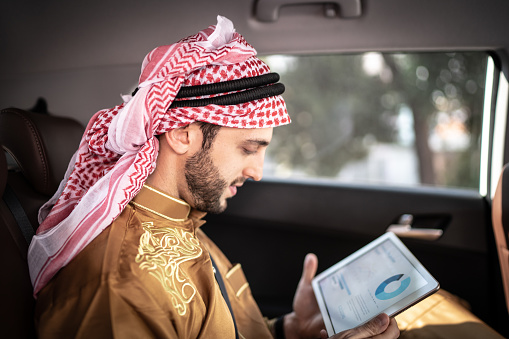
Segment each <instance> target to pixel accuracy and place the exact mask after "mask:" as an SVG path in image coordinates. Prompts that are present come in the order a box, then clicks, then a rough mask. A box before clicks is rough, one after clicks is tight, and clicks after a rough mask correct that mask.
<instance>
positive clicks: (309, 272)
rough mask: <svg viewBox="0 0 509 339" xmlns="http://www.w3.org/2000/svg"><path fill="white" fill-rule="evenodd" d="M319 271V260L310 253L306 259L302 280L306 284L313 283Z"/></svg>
mask: <svg viewBox="0 0 509 339" xmlns="http://www.w3.org/2000/svg"><path fill="white" fill-rule="evenodd" d="M317 269H318V258H317V257H316V255H315V254H313V253H308V254H307V255H306V258H305V259H304V268H303V270H302V279H303V280H304V281H305V282H306V283H309V284H310V283H311V280H313V278H314V277H315V274H316V270H317Z"/></svg>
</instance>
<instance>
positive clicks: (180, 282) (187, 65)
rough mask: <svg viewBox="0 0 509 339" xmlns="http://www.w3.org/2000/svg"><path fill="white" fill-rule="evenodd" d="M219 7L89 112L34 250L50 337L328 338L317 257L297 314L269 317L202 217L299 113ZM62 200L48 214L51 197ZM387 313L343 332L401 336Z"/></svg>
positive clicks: (259, 164)
mask: <svg viewBox="0 0 509 339" xmlns="http://www.w3.org/2000/svg"><path fill="white" fill-rule="evenodd" d="M255 54H256V52H255V50H254V49H253V48H252V47H251V46H250V45H249V44H247V43H246V42H245V40H244V39H243V38H242V36H240V35H239V34H237V33H235V31H234V29H233V24H232V23H231V22H230V21H229V20H228V19H226V18H223V17H218V24H217V26H215V27H214V26H211V27H209V28H208V29H206V30H204V31H202V32H199V33H198V34H196V35H194V36H191V37H188V38H185V39H183V40H181V41H179V42H178V43H176V44H173V45H169V46H161V47H158V48H156V49H155V50H153V51H152V52H151V53H149V54H148V55H147V57H146V58H145V60H144V62H143V66H142V73H141V76H140V81H139V86H138V89H137V91H136V92H135V94H134V95H133V96H132V97H126V98H125V100H126V101H127V102H126V103H125V104H123V105H120V106H118V107H115V108H113V109H109V110H102V111H99V112H98V113H96V115H95V116H94V117H92V119H91V121H90V123H89V124H88V126H87V129H86V131H85V134H84V136H83V139H82V142H81V144H80V147H79V149H78V151H77V153H76V154H75V156H74V157H73V160H71V164H70V167H69V169H68V171H67V173H66V177H65V179H64V181H63V182H62V185H61V187H60V188H59V191H58V192H57V193H56V194H55V197H54V198H53V199H51V201H50V202H48V204H47V206H45V207H43V209H42V210H41V216H40V217H41V218H40V219H41V221H42V223H41V225H40V227H39V229H38V232H37V233H38V234H37V235H36V236H35V237H34V240H33V241H32V243H31V245H30V249H29V265H30V272H31V278H32V282H33V285H34V294H35V295H36V296H37V298H38V299H37V306H36V323H37V328H38V334H39V337H40V338H47V337H52V338H55V337H58V338H60V337H62V338H67V337H79V338H85V337H87V338H88V337H93V338H97V337H106V338H108V337H118V338H146V337H149V338H150V337H154V338H234V337H238V338H270V337H273V336H275V337H278V338H279V337H283V336H286V338H317V337H320V336H322V337H325V336H326V334H325V331H323V322H322V320H321V317H320V313H319V310H318V307H317V305H316V301H315V300H314V295H313V291H312V288H311V279H312V278H313V276H314V275H315V273H316V268H317V259H316V257H315V256H314V255H309V256H308V257H307V258H306V260H305V264H304V272H303V276H302V279H301V281H300V283H299V287H298V289H297V292H296V295H295V300H294V311H293V312H292V313H290V314H288V315H286V316H284V317H282V318H280V319H278V320H277V321H267V320H266V319H264V318H263V317H262V315H261V314H260V311H259V309H258V307H257V305H256V303H255V301H254V299H253V298H252V295H251V293H250V290H249V287H248V284H247V281H246V279H245V277H244V274H243V273H242V269H241V268H240V266H239V265H236V266H233V265H232V264H231V263H230V262H229V261H228V259H227V258H226V257H225V256H224V254H223V253H222V252H221V251H220V250H219V248H217V247H216V245H215V244H214V243H213V242H212V241H211V240H210V239H209V238H207V236H206V235H205V234H204V233H203V231H202V230H201V229H200V226H201V225H202V224H203V223H204V221H203V220H202V218H203V216H204V215H205V212H213V213H219V212H222V211H223V210H224V209H225V208H226V206H227V199H228V198H231V197H233V196H234V195H235V194H236V192H237V189H238V188H239V187H240V186H242V184H243V182H244V181H245V180H247V179H253V180H260V179H261V176H262V168H263V160H264V156H265V150H266V148H267V146H268V145H269V143H270V141H271V138H272V130H273V127H276V126H279V125H284V124H287V123H289V122H290V119H289V117H288V114H287V112H286V106H285V104H284V101H283V99H282V98H281V96H280V94H281V93H282V92H283V90H284V88H283V86H282V85H281V84H278V83H277V81H278V76H277V75H275V74H273V73H270V70H269V68H268V67H267V65H265V64H264V63H263V62H262V61H261V60H259V59H258V58H256V57H255ZM51 206H53V207H52V209H51V212H50V213H49V214H48V213H47V207H51ZM398 334H399V330H398V327H397V325H396V323H395V321H394V320H390V319H389V318H388V317H387V316H386V315H380V316H379V317H377V318H376V319H374V320H373V321H371V322H369V323H368V324H366V325H364V326H362V327H359V328H356V329H353V330H351V331H347V332H345V333H342V334H340V335H338V336H336V337H337V338H342V337H347V336H350V337H351V336H354V337H360V338H361V337H371V336H374V335H380V338H395V337H397V336H398Z"/></svg>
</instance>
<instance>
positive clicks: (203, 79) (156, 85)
mask: <svg viewBox="0 0 509 339" xmlns="http://www.w3.org/2000/svg"><path fill="white" fill-rule="evenodd" d="M255 55H256V51H255V50H254V49H253V47H252V46H250V45H249V44H248V43H247V42H246V41H245V40H244V38H243V37H242V36H241V35H240V34H238V33H236V32H235V30H234V29H233V24H232V23H231V21H229V20H228V19H226V18H223V17H220V16H219V17H218V24H217V25H216V26H211V27H209V28H207V29H205V30H203V31H201V32H199V33H198V34H196V35H193V36H190V37H188V38H185V39H182V40H180V41H179V42H177V43H175V44H173V45H168V46H161V47H158V48H156V49H154V50H153V51H152V52H150V53H149V54H148V55H147V56H146V57H145V59H144V61H143V64H142V72H141V75H140V79H139V86H138V92H137V93H136V94H135V95H134V96H133V97H127V98H125V101H126V102H125V103H124V104H121V105H119V106H116V107H114V108H111V109H105V110H101V111H99V112H97V113H96V114H95V115H94V116H93V117H92V119H91V120H90V122H89V124H88V126H87V128H86V131H85V133H84V135H83V138H82V141H81V144H80V146H79V148H78V151H77V152H76V153H75V155H74V157H73V159H72V160H71V162H70V165H69V168H68V170H67V173H66V176H65V178H64V180H63V181H62V183H61V185H60V187H59V189H58V191H57V193H56V194H55V196H54V197H53V199H51V200H50V201H49V202H48V203H47V204H46V205H45V206H43V208H42V209H41V212H40V219H41V220H42V223H41V225H40V227H39V229H38V231H37V235H36V236H34V238H33V240H32V243H31V244H30V248H29V253H28V261H29V267H30V276H31V279H32V283H33V285H34V295H36V294H37V292H38V291H39V290H40V289H41V288H42V287H44V285H46V284H47V282H48V281H49V280H50V279H51V278H52V277H53V276H54V275H55V274H56V273H57V272H58V270H60V268H62V267H63V266H65V265H66V264H67V263H68V262H69V261H70V260H71V259H72V258H74V257H75V256H76V255H77V254H78V253H79V252H80V251H81V250H82V249H83V248H84V247H85V246H86V245H87V244H89V243H90V242H91V241H92V240H93V239H94V238H95V237H96V236H97V235H99V234H100V233H101V232H102V230H104V228H106V227H107V226H108V225H109V224H111V222H112V221H113V220H114V219H115V218H116V217H117V216H118V215H119V214H120V213H121V212H122V210H123V209H124V208H125V206H126V205H127V203H128V202H129V201H130V200H131V199H132V198H133V197H134V196H135V195H136V194H137V193H138V192H139V190H140V189H141V187H142V185H143V183H144V182H145V180H146V179H147V177H148V176H149V174H150V173H152V171H153V170H154V168H155V163H156V158H157V154H158V141H157V139H156V138H155V137H154V136H155V135H159V134H162V133H165V132H167V131H169V130H171V129H174V128H178V127H182V126H185V125H187V124H190V123H192V122H195V121H202V122H208V123H212V124H217V125H221V126H227V127H236V128H260V127H275V126H278V125H283V124H287V123H289V122H290V119H289V117H288V114H287V112H286V106H285V103H284V101H283V99H282V98H281V97H280V96H273V97H269V98H264V99H259V100H255V101H251V102H247V103H243V104H239V105H231V106H220V105H208V106H205V107H193V108H190V107H179V108H172V109H169V107H170V105H171V103H172V102H173V101H174V100H175V96H176V95H177V93H178V91H179V89H180V88H181V86H194V85H202V84H209V83H216V82H221V81H225V80H232V79H240V78H246V77H253V76H257V75H262V74H266V73H268V72H270V70H269V68H268V66H267V65H265V64H264V63H263V62H262V61H261V60H259V59H258V58H256V56H255ZM187 99H189V98H187ZM51 207H52V208H51ZM50 208H51V211H50V212H49V214H48V210H49V209H50Z"/></svg>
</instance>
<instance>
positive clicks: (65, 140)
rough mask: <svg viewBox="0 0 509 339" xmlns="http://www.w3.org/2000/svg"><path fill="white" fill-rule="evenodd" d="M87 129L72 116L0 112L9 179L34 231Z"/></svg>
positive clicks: (0, 126)
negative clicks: (8, 165) (38, 215)
mask: <svg viewBox="0 0 509 339" xmlns="http://www.w3.org/2000/svg"><path fill="white" fill-rule="evenodd" d="M84 130H85V129H84V127H83V126H82V125H81V124H80V123H79V122H78V121H76V120H74V119H70V118H64V117H58V116H53V115H49V114H40V113H35V112H29V111H25V110H21V109H17V108H7V109H3V110H2V111H1V112H0V144H2V146H3V148H4V150H5V151H6V152H7V154H8V157H11V162H10V170H9V176H8V182H9V185H10V186H11V187H12V189H13V190H14V192H16V195H17V197H18V199H19V200H20V202H21V205H22V206H23V208H24V210H25V212H26V214H27V216H28V219H29V220H30V222H31V224H32V226H33V227H34V230H35V229H36V227H37V226H38V221H37V214H38V210H39V208H40V207H41V205H42V204H43V203H45V202H46V201H48V200H49V198H50V197H51V196H52V195H53V194H54V193H55V191H56V190H57V188H58V185H59V183H60V181H61V180H62V179H63V177H64V174H65V171H66V170H67V166H68V164H69V160H70V159H71V157H72V155H73V154H74V152H75V151H76V150H77V149H78V145H79V143H80V140H81V137H82V135H83V132H84ZM8 160H9V158H8Z"/></svg>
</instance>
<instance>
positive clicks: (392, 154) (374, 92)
mask: <svg viewBox="0 0 509 339" xmlns="http://www.w3.org/2000/svg"><path fill="white" fill-rule="evenodd" d="M264 60H265V61H266V62H267V63H268V64H269V66H270V67H271V69H272V70H273V71H275V72H278V73H279V74H280V75H281V81H282V82H283V83H284V84H285V86H286V92H285V94H284V97H285V100H286V103H287V106H288V111H289V112H290V116H291V117H292V124H290V125H289V126H286V127H284V128H280V129H277V131H275V132H274V137H273V142H272V144H271V147H269V151H268V156H267V159H266V164H265V173H264V175H265V177H266V178H267V177H268V178H291V179H299V178H328V179H330V180H337V181H340V182H361V183H370V184H371V183H380V184H390V185H412V186H414V185H433V186H445V187H460V188H471V189H479V172H480V153H481V140H480V139H481V131H482V121H483V100H484V88H485V82H486V69H487V60H488V55H487V53H484V52H461V53H374V52H371V53H363V54H352V55H312V56H306V55H302V56H290V55H269V56H265V57H264Z"/></svg>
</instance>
